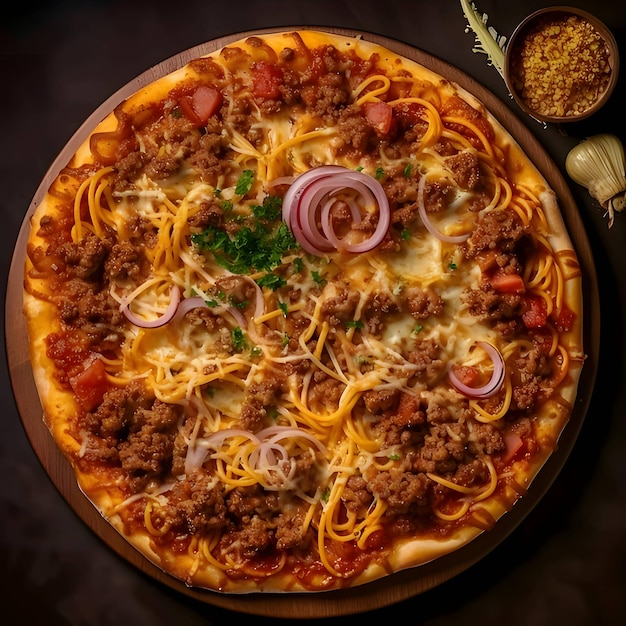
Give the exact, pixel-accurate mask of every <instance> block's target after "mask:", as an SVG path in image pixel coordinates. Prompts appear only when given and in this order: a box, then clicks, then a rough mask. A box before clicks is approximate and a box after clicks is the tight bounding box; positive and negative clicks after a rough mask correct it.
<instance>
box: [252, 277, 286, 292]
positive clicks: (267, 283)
mask: <svg viewBox="0 0 626 626" xmlns="http://www.w3.org/2000/svg"><path fill="white" fill-rule="evenodd" d="M256 283H257V285H258V286H259V287H267V288H268V289H271V290H272V291H276V290H277V289H280V287H283V286H284V285H286V284H287V281H286V280H285V279H284V278H283V277H282V276H278V274H265V276H261V278H258V279H257V281H256Z"/></svg>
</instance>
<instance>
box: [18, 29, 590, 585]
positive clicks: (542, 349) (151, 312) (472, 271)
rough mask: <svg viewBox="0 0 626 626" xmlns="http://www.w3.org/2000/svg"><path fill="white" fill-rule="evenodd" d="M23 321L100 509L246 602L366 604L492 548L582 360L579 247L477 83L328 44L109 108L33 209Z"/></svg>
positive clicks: (202, 74)
mask: <svg viewBox="0 0 626 626" xmlns="http://www.w3.org/2000/svg"><path fill="white" fill-rule="evenodd" d="M242 37H243V36H242ZM24 311H25V319H26V325H27V329H28V336H29V349H30V359H31V361H32V370H33V377H34V380H35V383H36V387H37V390H38V393H39V396H40V400H41V404H42V409H43V415H44V420H45V423H46V425H47V427H48V428H49V430H50V432H51V436H52V437H53V438H54V441H55V442H56V444H58V446H59V448H60V449H61V450H62V452H63V453H64V455H65V456H66V457H67V460H68V463H69V464H70V465H71V467H72V469H73V473H75V476H76V480H77V483H78V485H79V487H80V489H81V490H82V492H83V493H84V494H85V496H86V497H87V498H88V499H89V500H90V501H91V502H92V503H93V505H94V506H95V507H96V508H97V509H98V511H100V513H101V514H102V515H103V516H104V518H105V519H106V520H107V521H108V523H109V524H111V526H113V527H114V528H115V529H116V530H117V531H118V532H119V533H120V534H121V535H122V536H123V537H124V538H125V539H126V540H127V541H128V542H129V543H130V544H131V545H132V546H134V547H135V548H136V549H137V550H138V551H139V552H140V553H141V554H142V555H144V556H145V557H146V558H147V559H149V561H151V562H152V563H154V564H155V565H156V566H158V567H159V568H160V569H161V570H162V571H164V572H166V573H167V574H168V575H170V576H172V577H174V578H175V579H178V580H180V581H183V582H184V583H185V584H186V585H188V586H190V587H196V588H199V589H200V588H201V589H208V590H214V591H219V592H224V593H254V592H261V591H263V592H267V591H270V592H308V591H330V590H334V589H340V588H347V587H355V586H357V585H362V584H364V583H367V582H370V581H374V580H376V579H380V578H382V577H386V576H389V575H391V574H393V573H394V572H398V571H400V570H404V569H407V568H415V567H419V566H420V565H422V564H425V563H428V562H431V561H433V560H434V559H438V558H440V557H442V556H444V555H447V554H450V553H452V552H454V551H456V550H458V549H459V548H461V547H463V546H466V545H467V544H468V543H469V542H471V541H472V540H473V539H474V538H476V537H477V536H479V535H480V534H482V533H485V532H489V531H490V529H492V528H494V526H495V525H496V524H497V523H498V521H499V520H500V519H501V518H502V516H503V515H505V514H506V513H507V512H509V511H511V509H512V508H513V507H514V505H515V503H516V502H518V500H519V499H520V498H523V497H524V494H525V493H526V491H527V489H528V487H529V485H530V483H531V482H532V481H533V479H534V478H535V477H536V475H537V474H538V473H539V471H540V469H541V467H542V466H543V465H544V463H545V462H546V460H547V459H548V458H549V457H550V455H551V454H552V453H553V452H554V450H555V449H556V446H557V442H558V439H559V436H560V434H561V433H562V431H563V429H564V427H565V425H566V424H567V423H568V420H569V419H570V416H571V414H572V411H573V407H574V404H575V400H576V396H577V386H578V381H579V377H580V373H581V369H582V365H583V362H584V359H585V353H584V347H583V342H582V336H583V333H582V321H583V310H582V289H581V271H580V266H579V262H578V258H577V255H576V252H575V250H574V248H573V245H572V243H571V241H570V237H569V235H568V233H567V230H566V227H565V223H564V220H563V218H562V215H561V212H560V208H559V202H558V198H557V196H556V194H555V192H554V191H553V190H552V189H551V188H550V186H549V185H548V183H547V182H546V180H545V179H544V177H543V176H542V174H541V173H540V171H539V170H538V169H537V167H535V165H534V164H533V163H532V161H531V160H530V159H529V158H528V156H527V155H526V154H525V153H524V151H523V150H522V148H521V147H520V146H519V144H518V143H517V142H516V141H515V140H514V138H513V137H512V136H511V135H510V133H509V132H508V131H507V130H506V129H505V128H504V127H503V126H502V125H501V124H500V123H499V122H498V120H497V119H496V118H495V116H494V115H493V114H492V113H490V112H489V111H488V110H487V109H486V108H485V106H484V105H483V104H482V103H481V102H480V101H479V100H477V99H476V98H475V97H474V96H472V95H471V94H470V93H468V92H467V91H466V90H465V89H463V88H462V87H461V86H459V85H458V84H457V83H455V82H451V81H450V80H447V79H446V78H445V77H443V76H441V75H438V74H437V73H435V72H434V71H433V70H431V69H429V68H427V67H426V66H424V65H422V64H420V63H418V62H416V61H414V60H411V59H409V58H404V57H402V56H400V55H399V54H398V53H396V52H392V51H391V50H389V49H386V48H385V47H383V46H381V45H380V44H378V43H374V42H369V41H367V40H366V39H364V38H363V37H360V36H357V37H350V36H346V35H340V34H334V33H327V32H323V31H319V30H306V29H302V30H297V31H290V32H276V33H274V32H271V33H261V34H258V35H253V36H248V37H245V38H242V39H241V40H237V41H235V42H233V43H229V44H227V45H226V46H225V47H223V48H221V49H219V50H215V51H211V52H210V53H208V54H206V55H204V56H201V57H199V58H196V59H194V60H191V61H189V62H186V63H185V64H184V65H182V66H181V67H178V69H174V70H173V71H172V72H171V73H169V74H167V75H165V76H160V77H158V78H155V79H153V80H152V82H148V83H147V84H145V85H144V86H143V87H141V88H140V89H139V90H138V91H137V92H136V93H134V94H133V95H131V96H130V97H128V98H127V99H125V100H124V101H123V102H121V103H120V104H118V105H117V106H116V107H115V108H114V110H112V111H111V112H110V113H109V114H108V115H106V117H105V118H104V119H103V120H102V121H101V122H100V123H99V124H98V125H97V126H96V127H95V128H94V129H93V130H92V131H91V132H90V134H89V136H88V138H87V139H86V140H85V141H84V142H83V143H82V144H81V145H80V147H79V149H77V150H76V152H75V154H74V155H73V156H72V158H71V160H70V161H69V162H68V163H67V164H66V165H65V166H64V167H63V168H62V169H61V170H60V171H59V172H57V173H55V178H54V180H53V182H52V184H51V186H50V187H49V189H48V190H47V192H46V194H45V197H44V198H43V199H42V201H41V202H40V203H39V204H38V205H37V206H36V208H35V210H34V212H33V215H32V217H31V228H30V231H29V237H28V248H27V254H26V267H25V273H24Z"/></svg>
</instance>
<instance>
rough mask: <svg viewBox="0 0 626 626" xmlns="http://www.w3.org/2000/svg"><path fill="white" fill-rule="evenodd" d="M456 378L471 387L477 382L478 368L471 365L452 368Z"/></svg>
mask: <svg viewBox="0 0 626 626" xmlns="http://www.w3.org/2000/svg"><path fill="white" fill-rule="evenodd" d="M454 373H455V374H456V377H457V378H458V379H459V380H460V381H461V382H462V383H463V384H464V385H468V386H469V387H471V386H472V385H474V383H476V381H477V380H478V375H479V373H480V372H479V371H478V368H476V367H473V366H472V365H461V366H459V367H455V368H454Z"/></svg>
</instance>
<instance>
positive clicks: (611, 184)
mask: <svg viewBox="0 0 626 626" xmlns="http://www.w3.org/2000/svg"><path fill="white" fill-rule="evenodd" d="M565 169H566V170H567V173H568V174H569V176H570V177H571V178H572V180H574V181H575V182H577V183H578V184H580V185H582V186H583V187H586V188H587V190H588V191H589V194H590V195H591V197H592V198H595V199H596V200H598V202H600V204H601V205H602V206H603V207H604V208H605V209H606V210H607V213H608V216H609V228H610V227H611V226H612V225H613V218H614V216H615V211H622V210H623V209H624V207H625V206H626V161H625V159H624V146H623V145H622V143H621V141H620V140H619V139H618V138H617V137H616V136H615V135H610V134H608V133H604V134H601V135H594V136H592V137H589V138H588V139H585V140H584V141H581V142H580V143H579V144H578V145H577V146H574V147H573V148H572V149H571V150H570V152H569V154H568V155H567V158H566V159H565Z"/></svg>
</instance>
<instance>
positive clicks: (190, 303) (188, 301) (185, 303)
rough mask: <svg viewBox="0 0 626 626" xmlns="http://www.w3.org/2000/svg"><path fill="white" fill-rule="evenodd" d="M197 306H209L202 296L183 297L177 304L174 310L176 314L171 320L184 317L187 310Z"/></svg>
mask: <svg viewBox="0 0 626 626" xmlns="http://www.w3.org/2000/svg"><path fill="white" fill-rule="evenodd" d="M199 308H205V309H208V308H209V305H208V304H207V303H206V302H205V301H204V298H202V297H201V296H194V297H193V298H184V299H183V300H182V301H181V302H180V304H179V305H178V309H177V310H176V315H175V316H174V319H173V321H178V320H181V319H182V318H183V317H185V315H187V313H189V311H191V310H192V309H199Z"/></svg>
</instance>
